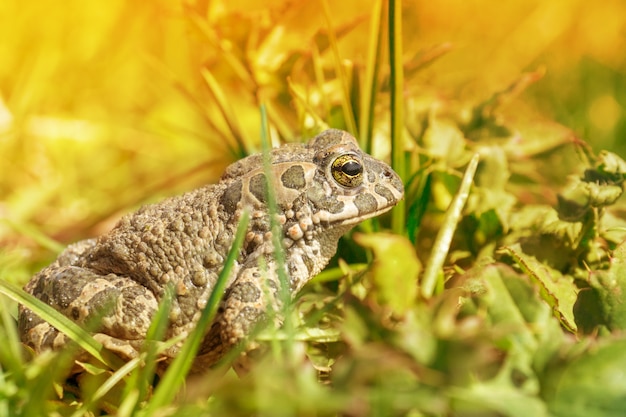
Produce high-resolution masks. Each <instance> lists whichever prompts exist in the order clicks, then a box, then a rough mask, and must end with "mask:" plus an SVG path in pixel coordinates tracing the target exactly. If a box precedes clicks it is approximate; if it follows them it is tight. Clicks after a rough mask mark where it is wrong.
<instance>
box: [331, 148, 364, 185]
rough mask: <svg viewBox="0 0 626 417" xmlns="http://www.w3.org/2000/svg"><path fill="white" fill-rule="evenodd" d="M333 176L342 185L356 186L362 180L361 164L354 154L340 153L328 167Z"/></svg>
mask: <svg viewBox="0 0 626 417" xmlns="http://www.w3.org/2000/svg"><path fill="white" fill-rule="evenodd" d="M330 172H331V173H332V174H333V178H334V179H335V181H337V182H338V183H339V184H341V185H343V186H344V187H350V188H353V187H356V186H358V185H360V184H361V183H362V182H363V164H362V163H361V160H360V159H358V158H357V157H356V156H354V155H350V154H348V155H341V156H340V157H338V158H337V159H335V160H334V161H333V163H332V165H331V167H330Z"/></svg>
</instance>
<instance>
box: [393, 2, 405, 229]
mask: <svg viewBox="0 0 626 417" xmlns="http://www.w3.org/2000/svg"><path fill="white" fill-rule="evenodd" d="M389 67H390V72H391V74H390V83H391V106H390V112H391V166H392V168H393V169H394V170H395V171H396V172H397V173H398V175H399V176H400V178H402V181H403V182H404V181H406V160H405V156H404V146H403V143H402V131H403V129H404V112H403V106H404V71H403V68H402V1H401V0H391V1H389ZM405 217H406V214H405V202H404V200H402V201H400V202H399V203H398V205H396V207H394V209H393V211H392V215H391V229H392V230H393V231H394V233H397V234H401V233H403V232H404V228H405Z"/></svg>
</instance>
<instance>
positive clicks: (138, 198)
mask: <svg viewBox="0 0 626 417" xmlns="http://www.w3.org/2000/svg"><path fill="white" fill-rule="evenodd" d="M325 4H328V6H325ZM325 7H328V10H327V12H326V13H325V12H324V8H325ZM373 7H374V2H369V1H364V0H347V1H343V2H321V1H320V2H318V1H268V2H258V1H250V0H247V1H246V0H243V1H242V0H229V1H202V0H199V1H198V2H195V3H194V2H192V1H187V2H184V1H177V0H158V1H150V2H127V1H122V0H110V1H107V2H84V1H80V0H67V1H64V2H62V3H59V2H58V1H52V0H35V1H30V2H27V3H24V2H19V1H17V0H5V1H2V2H0V39H2V41H1V43H0V45H1V47H0V217H2V218H4V219H5V220H6V221H5V222H1V223H0V243H2V244H3V245H5V247H17V246H19V247H21V248H24V247H29V246H36V245H35V244H34V243H33V242H34V241H35V240H37V239H38V236H39V234H41V235H43V236H51V237H53V238H54V239H56V240H58V241H62V242H67V241H72V240H76V239H78V238H81V237H84V236H86V235H92V234H95V233H98V232H101V231H102V230H105V229H107V228H109V227H110V224H111V222H112V221H114V220H115V219H116V218H117V217H118V216H119V214H120V213H122V212H125V211H126V210H128V209H129V207H133V206H136V205H138V204H140V203H143V202H147V201H152V200H154V199H157V198H159V197H162V196H163V195H166V194H172V193H175V192H179V191H181V190H185V189H188V188H190V187H193V186H196V185H198V184H202V183H206V182H211V181H214V180H215V179H216V178H217V177H218V176H219V175H220V173H221V172H222V170H223V168H224V167H225V166H226V165H227V164H228V163H230V162H231V161H233V160H235V159H237V158H238V157H240V156H241V155H242V154H244V153H247V152H252V151H255V150H258V149H259V131H260V111H259V108H260V105H261V104H262V103H263V104H265V105H266V106H267V110H268V115H269V120H270V124H271V126H272V132H273V139H274V140H278V139H279V138H280V139H281V140H287V141H288V140H299V138H300V137H301V136H306V135H307V134H308V133H309V132H310V131H314V130H315V129H316V128H317V127H318V125H319V124H320V123H322V121H321V120H316V119H315V118H314V117H312V116H311V115H310V114H307V111H308V110H307V109H305V108H303V107H302V105H301V104H298V102H297V101H296V100H294V97H297V96H299V95H300V96H307V97H308V99H309V100H310V102H311V103H312V105H314V106H316V110H319V109H320V108H321V109H325V110H324V111H319V114H320V117H321V118H323V119H324V121H325V122H327V123H329V124H330V125H333V126H336V127H342V128H345V127H346V126H345V124H344V120H343V118H342V117H341V115H340V114H339V113H340V112H341V108H340V106H339V104H338V103H339V99H338V97H339V96H340V94H341V86H340V85H339V84H338V83H337V81H336V80H335V79H334V78H333V77H328V78H327V79H324V77H325V76H327V75H328V74H327V71H326V70H327V68H326V67H325V66H324V64H325V63H326V62H328V61H329V60H331V59H332V54H333V51H332V50H331V48H328V44H329V42H328V37H329V36H331V35H332V36H336V38H337V42H338V43H337V45H338V47H339V48H338V51H337V52H338V53H339V56H340V57H341V59H342V62H343V63H344V65H345V69H346V72H347V73H348V74H351V76H354V77H361V76H362V73H363V67H364V62H365V60H366V58H367V54H368V44H369V42H370V38H371V36H372V35H371V33H372V27H371V21H370V15H371V11H372V8H373ZM329 28H332V30H329ZM625 29H626V4H625V3H624V2H623V1H619V0H612V1H611V0H605V1H603V2H602V5H601V6H600V5H599V4H598V3H597V2H596V3H594V2H588V1H578V0H553V1H549V2H547V1H540V0H524V1H509V2H500V3H497V2H492V1H484V0H482V1H481V0H469V1H468V0H445V1H438V2H428V1H406V2H405V4H404V17H403V33H404V35H403V37H404V62H405V71H406V75H405V76H406V85H407V87H406V94H407V95H411V96H414V97H421V95H424V97H430V98H432V97H436V98H437V99H438V100H439V99H440V100H451V101H455V100H459V101H468V102H480V101H482V100H485V99H487V98H488V97H489V96H490V95H491V94H493V93H494V92H495V91H499V90H503V89H505V88H506V87H507V86H508V85H510V84H511V83H512V82H513V81H514V80H516V79H517V78H519V77H520V75H521V74H522V73H524V72H528V71H536V70H540V71H545V76H544V77H543V79H541V80H539V81H538V82H536V83H534V84H532V85H531V86H530V87H529V88H528V89H527V90H526V91H524V92H523V93H522V94H521V96H520V97H519V98H518V99H517V100H516V104H515V106H519V107H520V108H522V107H523V108H524V109H525V110H524V111H528V109H531V111H533V112H535V113H536V114H538V115H540V116H541V117H543V118H545V119H554V120H556V121H558V122H560V123H562V124H563V125H565V126H568V127H570V128H571V129H573V131H574V132H575V134H576V135H578V136H579V137H581V138H584V139H585V140H587V141H589V142H590V143H591V144H592V146H593V147H594V149H596V150H599V149H612V150H615V151H617V152H621V153H622V154H624V153H626V141H625V140H624V139H623V136H624V135H625V134H626V118H625V114H624V106H625V105H626V96H625V95H624V91H626V76H625V72H624V70H625V69H626V54H624V51H625V50H626V48H625V46H626V45H625V39H626V38H625ZM433 50H435V51H445V53H442V54H441V56H440V57H439V58H438V59H436V60H434V61H433V62H428V64H427V65H424V66H422V67H420V68H419V69H415V68H414V65H412V64H414V63H415V62H416V61H417V60H419V59H420V57H421V56H423V55H424V53H428V51H433ZM385 57H386V55H385V53H383V56H382V57H381V59H386V58H385ZM382 68H383V70H382V74H380V77H381V79H383V80H384V79H385V77H386V76H388V73H386V71H388V70H386V69H385V68H387V66H386V65H383V66H382ZM320 77H321V78H322V80H321V81H320ZM359 79H360V78H357V79H354V80H353V81H354V83H355V84H357V85H358V82H359ZM383 83H384V82H383ZM319 85H323V86H325V88H326V89H325V90H320V89H319V88H317V87H319ZM316 86H317V87H316ZM430 98H429V100H430ZM379 100H380V107H381V108H382V109H384V108H385V107H387V106H388V104H387V103H385V102H384V101H385V100H388V97H387V96H385V95H381V96H380V97H379ZM509 111H510V112H512V113H515V112H516V107H512V108H511V109H509ZM379 114H380V118H379V119H377V123H378V124H379V125H380V126H384V125H385V124H386V123H388V120H387V118H386V116H385V115H384V111H379ZM411 117H412V114H411V113H410V111H409V112H407V113H406V114H405V118H406V119H407V123H410V120H411ZM381 129H383V130H384V127H382V128H381Z"/></svg>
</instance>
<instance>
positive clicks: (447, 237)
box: [422, 154, 479, 298]
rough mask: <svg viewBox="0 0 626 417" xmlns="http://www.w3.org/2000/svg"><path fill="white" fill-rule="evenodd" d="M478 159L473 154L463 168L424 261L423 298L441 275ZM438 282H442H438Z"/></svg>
mask: <svg viewBox="0 0 626 417" xmlns="http://www.w3.org/2000/svg"><path fill="white" fill-rule="evenodd" d="M478 160H479V155H478V154H474V156H473V157H472V159H471V160H470V163H469V164H468V166H467V169H466V170H465V174H464V175H463V180H462V181H461V186H460V187H459V191H458V192H457V193H456V195H455V196H454V199H453V200H452V203H450V207H448V211H447V212H446V217H445V219H444V221H443V224H442V226H441V229H440V230H439V233H437V238H436V239H435V242H434V243H433V249H432V252H431V254H430V256H429V258H428V262H427V263H426V268H425V269H424V276H423V278H422V296H423V297H424V298H430V297H431V296H432V295H433V293H434V291H435V287H436V286H437V283H438V279H437V278H438V277H441V276H442V272H441V271H442V268H443V264H444V262H445V260H446V256H447V255H448V251H449V250H450V243H451V242H452V236H453V235H454V231H455V230H456V226H457V224H458V223H459V220H460V219H461V215H462V211H463V206H465V202H466V201H467V198H468V197H469V192H470V188H471V186H472V181H473V180H474V174H476V168H477V167H478ZM440 284H443V282H440ZM440 287H441V285H440Z"/></svg>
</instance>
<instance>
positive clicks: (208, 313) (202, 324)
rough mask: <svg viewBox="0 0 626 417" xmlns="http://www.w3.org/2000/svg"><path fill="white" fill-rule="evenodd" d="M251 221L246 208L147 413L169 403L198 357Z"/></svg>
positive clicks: (149, 413) (151, 413)
mask: <svg viewBox="0 0 626 417" xmlns="http://www.w3.org/2000/svg"><path fill="white" fill-rule="evenodd" d="M249 221H250V213H249V212H248V211H247V210H245V211H244V212H243V214H242V216H241V220H240V221H239V225H238V226H237V233H236V234H235V239H234V240H233V244H232V246H231V248H230V251H229V252H228V256H227V257H226V261H225V263H224V269H222V272H221V273H220V275H219V277H218V278H217V282H216V283H215V288H214V289H213V291H212V292H211V295H210V296H209V299H208V301H207V306H206V307H205V309H204V310H203V311H202V314H201V315H200V319H199V320H198V323H197V324H196V327H195V329H194V330H193V332H191V333H190V334H189V338H188V339H187V341H186V342H185V344H183V347H182V348H181V350H180V353H179V354H178V356H177V357H176V359H174V361H173V362H172V364H171V365H170V366H169V368H168V369H167V372H165V374H164V375H163V379H162V380H161V381H160V382H159V385H158V387H157V389H156V391H155V392H154V396H153V397H152V398H151V400H150V403H149V404H148V406H147V407H146V409H145V412H144V415H148V416H149V415H153V414H154V413H155V412H156V410H158V409H159V408H161V407H164V406H166V405H168V404H170V403H171V402H172V400H173V399H174V396H175V395H176V393H177V392H178V390H179V388H180V386H181V385H182V383H183V382H184V380H185V377H186V375H187V372H188V371H189V369H190V368H191V365H192V363H193V361H194V359H195V356H196V352H197V351H198V349H199V348H200V344H201V343H202V339H203V338H204V335H205V333H206V329H207V328H208V327H209V325H210V324H211V322H212V321H213V319H214V318H215V314H216V313H217V308H218V306H219V303H220V300H221V298H222V295H223V294H224V291H225V289H226V283H227V281H228V277H229V276H230V273H231V271H232V269H233V265H234V264H235V261H236V260H237V257H238V256H239V251H240V249H241V246H242V245H243V240H244V237H245V235H246V232H247V230H248V223H249Z"/></svg>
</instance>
